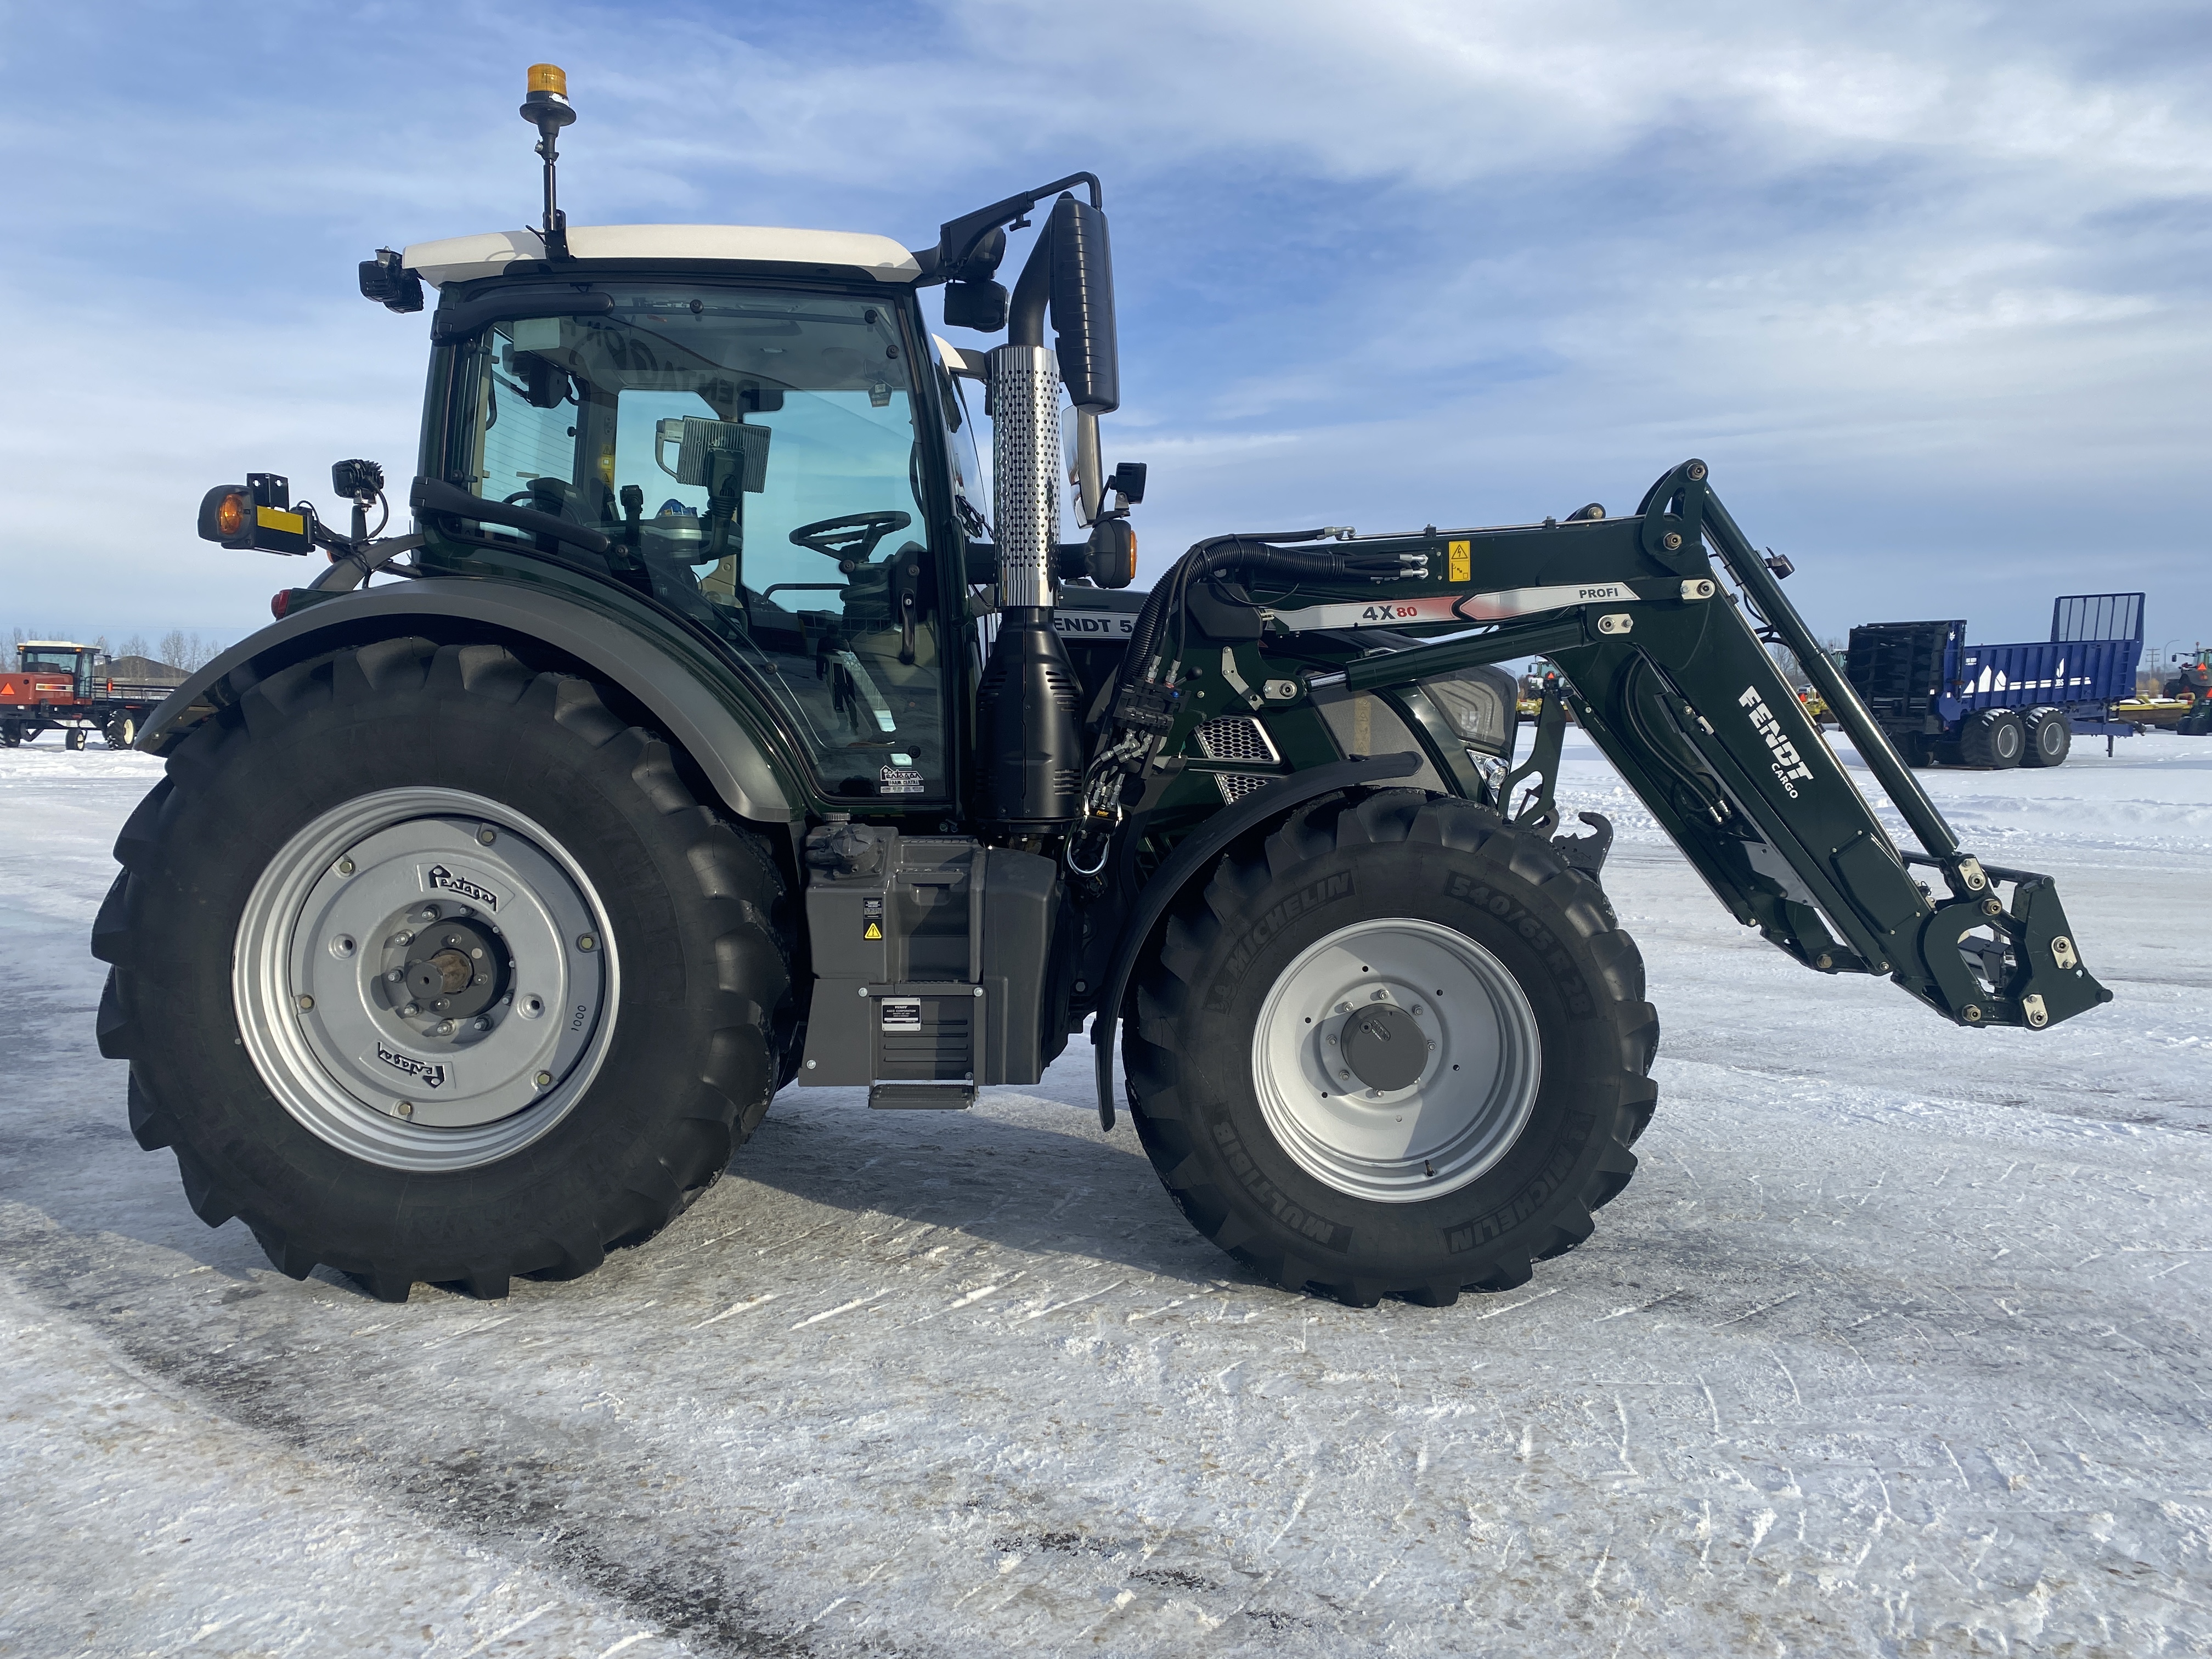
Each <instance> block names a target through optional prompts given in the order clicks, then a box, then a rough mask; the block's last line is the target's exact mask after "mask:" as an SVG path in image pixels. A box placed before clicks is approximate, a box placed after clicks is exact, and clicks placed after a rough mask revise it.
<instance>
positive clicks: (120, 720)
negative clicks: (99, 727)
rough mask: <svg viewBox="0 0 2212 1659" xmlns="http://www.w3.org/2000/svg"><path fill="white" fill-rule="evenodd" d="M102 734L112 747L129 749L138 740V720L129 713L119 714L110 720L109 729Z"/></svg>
mask: <svg viewBox="0 0 2212 1659" xmlns="http://www.w3.org/2000/svg"><path fill="white" fill-rule="evenodd" d="M101 735H103V736H104V737H106V739H107V746H108V747H109V748H110V749H128V748H129V747H130V746H131V744H134V743H136V742H137V740H138V722H137V720H133V719H131V716H130V715H128V714H118V715H117V716H116V717H115V718H114V719H113V720H110V721H108V723H107V730H106V732H103V733H102V734H101Z"/></svg>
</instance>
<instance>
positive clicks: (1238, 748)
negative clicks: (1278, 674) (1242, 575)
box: [1191, 714, 1283, 766]
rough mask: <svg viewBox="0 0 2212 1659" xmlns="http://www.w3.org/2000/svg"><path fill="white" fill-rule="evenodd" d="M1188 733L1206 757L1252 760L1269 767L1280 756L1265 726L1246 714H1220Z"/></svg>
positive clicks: (1210, 758) (1277, 762) (1224, 759)
mask: <svg viewBox="0 0 2212 1659" xmlns="http://www.w3.org/2000/svg"><path fill="white" fill-rule="evenodd" d="M1191 736H1192V737H1193V738H1195V739H1196V740H1197V743H1198V752H1199V753H1200V754H1201V755H1203V756H1205V757H1206V759H1208V760H1218V761H1256V762H1260V763H1264V764H1266V765H1268V766H1273V765H1277V764H1279V763H1280V762H1281V760H1282V758H1283V757H1281V756H1280V755H1279V754H1277V753H1276V752H1275V745H1274V743H1273V740H1272V739H1271V738H1269V737H1268V736H1267V727H1266V726H1262V725H1261V724H1260V722H1259V721H1257V720H1254V719H1253V718H1252V717H1251V716H1250V715H1249V714H1223V715H1220V716H1218V718H1216V719H1213V720H1208V721H1206V724H1205V725H1203V726H1200V727H1199V728H1198V730H1197V731H1195V732H1193V733H1191Z"/></svg>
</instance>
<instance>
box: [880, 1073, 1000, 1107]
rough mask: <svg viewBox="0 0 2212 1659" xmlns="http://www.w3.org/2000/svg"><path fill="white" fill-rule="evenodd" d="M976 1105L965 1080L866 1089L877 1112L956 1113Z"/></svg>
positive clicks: (900, 1084)
mask: <svg viewBox="0 0 2212 1659" xmlns="http://www.w3.org/2000/svg"><path fill="white" fill-rule="evenodd" d="M868 1104H869V1105H870V1106H872V1107H873V1108H875V1109H876V1110H878V1111H879V1112H912V1111H924V1112H927V1111H938V1112H957V1111H959V1110H961V1109H963V1108H965V1107H969V1106H973V1105H974V1104H975V1085H974V1084H973V1083H971V1082H969V1081H968V1080H967V1079H964V1078H963V1079H960V1080H958V1081H957V1082H952V1083H874V1084H871V1085H868Z"/></svg>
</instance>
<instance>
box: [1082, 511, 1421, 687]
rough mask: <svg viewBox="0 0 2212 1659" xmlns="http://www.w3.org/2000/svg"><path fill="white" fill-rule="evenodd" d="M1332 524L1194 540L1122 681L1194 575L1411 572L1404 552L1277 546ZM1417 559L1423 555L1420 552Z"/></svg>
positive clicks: (1382, 577) (1352, 576) (1130, 652)
mask: <svg viewBox="0 0 2212 1659" xmlns="http://www.w3.org/2000/svg"><path fill="white" fill-rule="evenodd" d="M1328 533H1329V532H1328V531H1326V530H1293V531H1282V532H1271V533H1268V534H1265V535H1256V534H1251V533H1246V534H1242V535H1236V536H1216V537H1213V538H1210V539H1209V540H1206V541H1202V542H1199V543H1197V544H1194V545H1193V546H1192V548H1191V549H1190V550H1189V551H1188V552H1187V553H1185V554H1184V555H1183V556H1182V558H1180V559H1178V560H1176V563H1175V567H1174V568H1172V569H1171V570H1170V571H1169V573H1168V574H1167V576H1166V577H1165V578H1164V580H1161V581H1160V582H1159V583H1158V585H1157V586H1154V587H1153V589H1152V592H1150V593H1149V594H1147V595H1146V599H1145V605H1144V609H1143V610H1141V611H1139V612H1138V613H1137V623H1136V627H1135V628H1134V629H1133V630H1132V632H1131V634H1130V636H1129V648H1128V649H1127V651H1126V652H1125V653H1122V658H1121V671H1120V673H1119V674H1118V676H1117V677H1116V683H1117V684H1121V685H1126V684H1129V683H1130V681H1132V680H1133V679H1138V678H1142V677H1143V675H1144V671H1145V666H1146V664H1147V663H1149V662H1150V661H1151V660H1152V652H1153V649H1154V647H1156V646H1157V645H1158V642H1159V635H1160V630H1161V628H1162V627H1163V626H1164V623H1165V621H1166V618H1167V614H1168V607H1169V606H1170V604H1176V605H1179V604H1181V603H1182V595H1183V594H1184V593H1185V592H1188V588H1189V586H1190V583H1191V582H1192V581H1193V580H1199V581H1212V580H1218V579H1221V578H1228V579H1231V580H1240V581H1252V580H1275V581H1281V582H1301V581H1344V580H1362V579H1364V580H1370V581H1393V580H1398V579H1399V578H1401V577H1403V576H1405V575H1407V574H1411V573H1409V571H1408V569H1407V559H1408V557H1409V556H1407V555H1406V554H1402V553H1376V552H1368V551H1365V550H1360V549H1351V550H1336V549H1328V550H1323V549H1320V548H1305V547H1298V548H1292V547H1277V546H1273V545H1271V544H1273V543H1276V542H1311V541H1318V540H1320V539H1321V538H1322V537H1323V536H1325V535H1328ZM1413 557H1414V559H1415V561H1416V562H1424V561H1420V560H1419V556H1413Z"/></svg>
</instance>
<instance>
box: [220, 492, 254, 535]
mask: <svg viewBox="0 0 2212 1659" xmlns="http://www.w3.org/2000/svg"><path fill="white" fill-rule="evenodd" d="M215 527H216V529H217V530H220V531H221V532H222V533H223V535H224V537H225V538H229V537H232V536H235V535H238V534H240V532H243V531H244V530H245V528H246V497H245V496H243V495H225V496H224V497H223V498H222V504H221V505H220V506H218V507H216V510H215Z"/></svg>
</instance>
